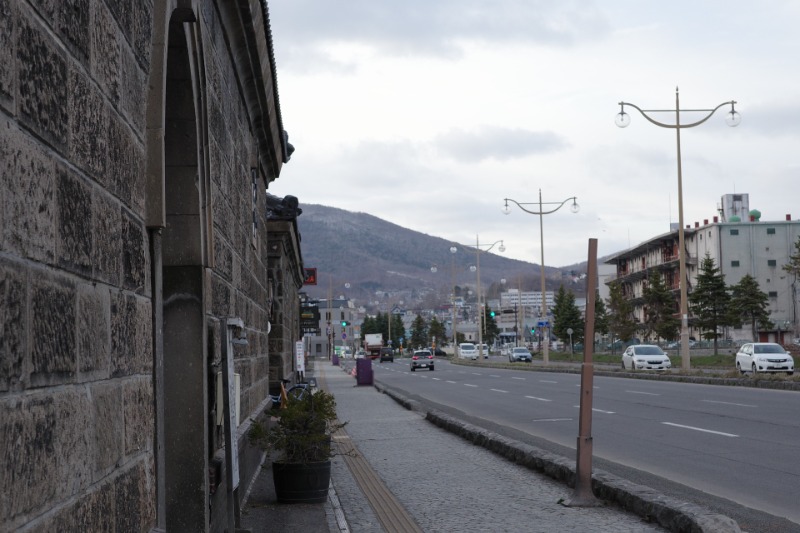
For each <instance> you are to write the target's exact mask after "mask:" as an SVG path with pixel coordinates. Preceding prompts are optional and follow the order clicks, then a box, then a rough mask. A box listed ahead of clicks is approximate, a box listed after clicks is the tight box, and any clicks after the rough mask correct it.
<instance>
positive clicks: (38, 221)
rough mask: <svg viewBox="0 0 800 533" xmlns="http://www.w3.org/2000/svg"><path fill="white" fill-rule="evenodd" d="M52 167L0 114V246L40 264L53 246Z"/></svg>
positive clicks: (51, 256)
mask: <svg viewBox="0 0 800 533" xmlns="http://www.w3.org/2000/svg"><path fill="white" fill-rule="evenodd" d="M54 182H55V166H54V164H53V161H52V160H51V159H50V157H49V156H48V155H47V154H45V153H44V152H43V151H42V149H41V147H40V146H39V145H37V144H36V143H35V142H34V141H33V140H32V139H31V138H30V137H29V136H28V135H26V134H25V133H23V132H22V131H21V130H19V129H18V128H17V127H16V125H14V124H13V123H12V122H10V121H8V120H7V119H6V118H5V117H4V116H0V195H2V196H0V201H2V205H0V218H2V224H0V227H2V229H3V232H2V235H0V238H1V239H2V246H0V248H2V249H3V250H4V251H5V252H9V253H13V254H16V255H19V256H21V257H24V258H26V259H32V260H35V261H40V262H43V263H52V262H53V259H54V253H53V250H54V249H55V223H56V221H55V219H56V216H55V200H54V186H53V184H54Z"/></svg>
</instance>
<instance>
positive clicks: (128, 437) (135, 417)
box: [122, 377, 155, 455]
mask: <svg viewBox="0 0 800 533" xmlns="http://www.w3.org/2000/svg"><path fill="white" fill-rule="evenodd" d="M122 398H123V416H122V418H123V419H124V420H125V428H124V435H125V438H124V446H125V448H124V451H125V454H126V455H136V454H138V453H141V452H142V451H144V450H152V448H153V436H154V434H155V412H154V411H153V381H152V379H150V377H144V378H141V379H134V380H130V381H128V382H126V383H125V385H124V387H123V388H122Z"/></svg>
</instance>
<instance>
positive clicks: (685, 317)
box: [614, 87, 742, 370]
mask: <svg viewBox="0 0 800 533" xmlns="http://www.w3.org/2000/svg"><path fill="white" fill-rule="evenodd" d="M728 105H729V106H731V109H730V111H728V112H727V114H726V116H725V122H726V123H727V124H728V126H730V127H732V128H735V127H736V126H738V125H739V123H740V122H741V121H742V116H741V115H740V114H739V113H738V112H737V111H736V107H735V106H736V101H735V100H730V101H728V102H722V103H721V104H719V105H718V106H717V107H715V108H712V109H681V106H680V98H679V92H678V88H677V87H676V88H675V109H642V108H640V107H639V106H637V105H635V104H631V103H630V102H620V103H619V113H617V115H616V117H615V118H614V123H615V124H616V125H617V126H619V127H620V128H626V127H627V126H628V124H630V123H631V117H630V115H629V114H628V113H626V112H625V106H628V107H632V108H633V109H635V110H636V111H638V112H639V113H640V114H641V115H642V116H643V117H644V118H646V119H647V120H648V122H650V123H651V124H655V125H656V126H658V127H660V128H673V129H674V130H675V135H676V139H677V147H678V276H679V277H680V290H681V368H682V369H683V370H689V367H690V366H691V363H690V360H689V300H688V287H687V285H688V283H687V278H686V248H685V245H684V227H683V172H682V169H681V130H682V129H684V128H694V127H695V126H699V125H700V124H702V123H704V122H705V121H706V120H708V119H709V118H711V115H713V114H714V113H716V112H717V111H718V110H719V109H721V108H722V107H725V106H728ZM681 111H683V112H684V113H705V116H703V118H701V119H700V120H697V121H695V122H689V123H686V124H681ZM651 113H675V123H674V124H668V123H664V122H660V121H658V120H655V119H654V118H653V117H652V116H650V114H651Z"/></svg>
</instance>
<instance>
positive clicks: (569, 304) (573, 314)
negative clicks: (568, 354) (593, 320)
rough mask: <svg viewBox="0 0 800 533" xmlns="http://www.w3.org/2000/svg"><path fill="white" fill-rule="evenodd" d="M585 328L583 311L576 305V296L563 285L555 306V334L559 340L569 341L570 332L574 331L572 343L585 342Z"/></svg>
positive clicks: (557, 295)
mask: <svg viewBox="0 0 800 533" xmlns="http://www.w3.org/2000/svg"><path fill="white" fill-rule="evenodd" d="M583 326H584V321H583V317H582V316H581V311H580V309H578V306H577V305H575V295H574V294H573V293H572V291H566V290H565V289H564V286H563V285H561V287H559V288H558V293H557V294H556V298H555V305H554V306H553V333H554V334H555V336H556V337H558V338H559V339H561V340H563V341H569V340H570V334H569V331H568V330H570V329H572V342H580V341H582V340H583Z"/></svg>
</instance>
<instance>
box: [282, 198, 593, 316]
mask: <svg viewBox="0 0 800 533" xmlns="http://www.w3.org/2000/svg"><path fill="white" fill-rule="evenodd" d="M300 207H301V209H302V210H303V212H302V214H301V215H300V216H299V217H298V218H297V225H298V229H299V231H300V235H301V245H300V248H301V251H302V254H303V263H304V266H305V267H306V268H316V269H317V279H318V282H319V285H316V286H307V287H306V288H305V291H306V292H307V293H308V294H309V296H311V297H313V298H326V297H327V295H328V292H329V291H330V292H331V295H332V296H333V297H337V296H339V295H346V296H347V297H350V298H358V299H363V300H365V301H371V300H372V299H374V295H375V294H380V293H384V294H397V293H404V292H408V291H411V293H415V292H416V293H418V294H424V293H426V292H431V291H438V292H440V293H443V294H444V295H445V296H446V295H447V294H449V293H450V292H451V291H452V287H453V285H457V286H459V287H466V286H469V287H474V286H475V284H476V279H477V277H476V274H475V273H474V272H470V270H469V267H470V265H474V264H475V259H476V254H475V248H470V247H465V246H461V245H456V246H457V248H458V251H457V252H456V253H455V254H452V253H451V252H450V247H451V246H453V243H452V242H451V241H448V240H446V239H442V238H441V237H434V236H431V235H427V234H425V233H420V232H417V231H413V230H409V229H406V228H403V227H400V226H398V225H396V224H392V223H390V222H387V221H385V220H382V219H380V218H378V217H375V216H372V215H368V214H366V213H355V212H351V211H345V210H343V209H338V208H335V207H327V206H323V205H318V204H301V205H300ZM434 265H435V266H436V267H437V271H436V272H435V273H433V272H431V267H432V266H434ZM480 265H481V289H482V290H483V291H484V293H486V294H487V295H488V296H489V297H490V298H491V297H495V296H496V294H497V293H498V292H499V291H500V290H502V286H501V285H500V283H499V282H500V280H501V279H502V278H505V279H506V280H508V288H516V287H517V286H518V285H519V286H520V287H521V288H522V290H539V289H540V285H539V283H540V281H539V270H540V269H539V265H535V264H533V263H528V262H525V261H519V260H517V259H509V258H506V257H503V256H501V255H496V254H494V253H482V254H481V257H480ZM563 270H564V269H557V268H551V267H546V269H545V271H546V277H547V289H548V290H557V289H558V286H559V285H560V284H561V283H562V282H564V283H565V284H567V283H569V284H570V287H571V288H572V289H573V291H574V292H575V293H576V295H579V296H581V295H583V293H584V291H585V288H584V284H583V281H582V280H581V281H579V282H578V283H574V282H572V278H571V277H570V278H569V279H567V278H564V277H563V275H562V271H563ZM570 270H573V271H576V273H578V274H580V273H582V272H585V270H586V264H585V263H584V264H583V265H573V266H571V267H568V268H567V270H566V272H567V273H569V271H570ZM454 274H455V275H454ZM346 284H349V287H346Z"/></svg>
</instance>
